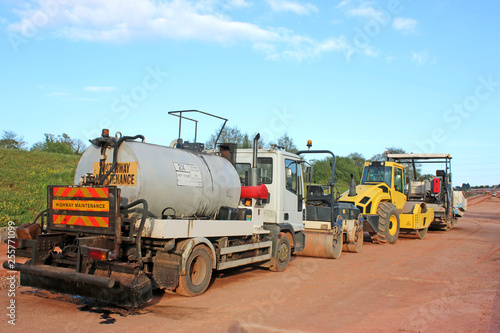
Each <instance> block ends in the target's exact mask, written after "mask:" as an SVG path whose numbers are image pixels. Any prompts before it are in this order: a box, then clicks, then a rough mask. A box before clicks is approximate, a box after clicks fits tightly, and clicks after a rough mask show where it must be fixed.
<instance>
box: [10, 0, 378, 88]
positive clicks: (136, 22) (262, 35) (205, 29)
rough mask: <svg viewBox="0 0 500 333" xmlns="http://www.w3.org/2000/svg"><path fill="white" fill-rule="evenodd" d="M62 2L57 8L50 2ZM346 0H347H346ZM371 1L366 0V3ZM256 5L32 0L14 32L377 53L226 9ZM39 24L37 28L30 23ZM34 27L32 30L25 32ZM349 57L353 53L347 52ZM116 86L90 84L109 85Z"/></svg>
mask: <svg viewBox="0 0 500 333" xmlns="http://www.w3.org/2000/svg"><path fill="white" fill-rule="evenodd" d="M267 1H268V3H269V5H270V6H271V7H272V8H273V9H274V10H276V11H284V12H292V13H295V14H300V15H305V14H310V13H312V12H316V11H318V9H317V8H316V6H314V5H312V4H310V3H305V2H304V3H301V2H299V0H267ZM49 3H51V4H59V3H62V4H63V5H59V6H56V7H53V8H50V7H45V6H46V4H49ZM346 3H347V2H346ZM369 4H370V3H365V4H364V5H363V6H365V7H363V8H365V10H366V9H367V6H369ZM251 5H252V2H251V1H249V0H200V1H198V2H193V1H186V0H172V1H166V0H107V1H101V0H85V1H81V0H64V2H62V1H59V2H57V1H49V2H47V1H46V0H33V2H31V3H30V4H29V5H27V4H20V5H19V6H18V8H21V9H18V10H17V11H16V12H15V13H16V14H17V15H18V16H19V19H18V21H17V22H13V23H11V24H9V25H8V29H9V31H10V32H14V33H17V34H20V35H22V36H24V37H26V38H35V37H36V38H43V37H47V36H49V37H55V38H65V39H69V40H72V41H79V40H85V41H90V42H127V41H131V40H138V39H147V38H154V39H155V40H158V39H160V40H161V39H171V40H201V41H207V42H214V43H222V44H228V43H249V44H251V45H253V47H254V49H255V50H258V51H259V52H262V53H263V54H265V55H266V56H267V57H268V58H269V59H283V58H290V59H296V60H303V59H307V58H313V57H318V56H320V55H323V54H326V53H328V52H338V53H339V52H342V53H344V54H347V55H351V54H353V53H359V54H364V55H367V56H377V52H374V51H373V50H372V49H371V48H369V47H367V48H364V49H362V50H355V49H354V47H353V46H352V45H351V44H350V43H349V41H348V40H347V39H346V38H345V37H344V36H336V37H331V38H325V39H324V40H316V39H313V38H310V37H308V36H303V35H300V34H297V33H295V32H293V31H290V30H288V29H285V28H280V27H274V28H272V27H271V28H263V27H260V26H258V25H257V24H254V23H251V22H245V21H237V20H233V19H231V18H230V17H229V16H228V15H227V13H228V11H229V10H236V9H239V8H245V7H249V6H251ZM33 27H35V29H34V30H33V29H30V28H33ZM27 33H30V36H27V35H26V34H27ZM346 58H347V59H348V58H349V56H346ZM111 88H112V87H86V88H84V89H85V90H86V91H91V92H97V91H110V89H111Z"/></svg>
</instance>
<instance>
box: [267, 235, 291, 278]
mask: <svg viewBox="0 0 500 333" xmlns="http://www.w3.org/2000/svg"><path fill="white" fill-rule="evenodd" d="M291 253H292V248H291V245H290V239H289V238H288V236H287V235H286V234H285V233H283V232H280V235H279V238H278V248H277V250H276V257H274V258H273V259H272V261H273V264H272V265H271V267H269V269H270V270H271V271H273V272H282V271H284V270H285V269H286V267H287V266H288V263H289V262H290V254H291Z"/></svg>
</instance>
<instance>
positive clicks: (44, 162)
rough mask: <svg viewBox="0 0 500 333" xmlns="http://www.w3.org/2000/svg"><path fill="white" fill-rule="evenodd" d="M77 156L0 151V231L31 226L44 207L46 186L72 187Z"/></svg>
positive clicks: (78, 157)
mask: <svg viewBox="0 0 500 333" xmlns="http://www.w3.org/2000/svg"><path fill="white" fill-rule="evenodd" d="M79 159H80V156H78V155H64V154H55V153H42V152H29V151H19V150H13V149H3V148H0V227H3V226H5V225H6V223H7V222H8V221H14V222H16V224H18V225H20V224H23V223H27V222H32V221H33V219H34V218H35V216H36V215H37V214H38V213H39V212H41V211H42V210H44V209H45V208H46V205H47V185H66V184H73V177H74V175H75V169H76V166H77V164H78V161H79Z"/></svg>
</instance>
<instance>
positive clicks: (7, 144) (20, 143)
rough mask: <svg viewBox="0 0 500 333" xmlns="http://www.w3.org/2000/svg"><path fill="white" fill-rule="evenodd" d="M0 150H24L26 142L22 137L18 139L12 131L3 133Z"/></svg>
mask: <svg viewBox="0 0 500 333" xmlns="http://www.w3.org/2000/svg"><path fill="white" fill-rule="evenodd" d="M0 148H7V149H18V150H25V149H26V142H25V141H24V138H23V137H22V136H19V137H18V136H17V134H16V133H14V132H13V131H3V135H2V139H0Z"/></svg>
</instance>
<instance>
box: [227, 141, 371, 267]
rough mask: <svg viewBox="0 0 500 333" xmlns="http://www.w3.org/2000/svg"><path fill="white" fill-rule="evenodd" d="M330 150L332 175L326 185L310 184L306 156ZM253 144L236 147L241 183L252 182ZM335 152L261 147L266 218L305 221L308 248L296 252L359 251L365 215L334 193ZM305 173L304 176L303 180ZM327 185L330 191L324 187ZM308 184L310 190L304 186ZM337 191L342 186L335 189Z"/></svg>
mask: <svg viewBox="0 0 500 333" xmlns="http://www.w3.org/2000/svg"><path fill="white" fill-rule="evenodd" d="M305 154H326V155H329V156H331V157H332V172H331V177H330V180H329V182H328V184H326V185H312V184H310V185H308V186H307V187H304V183H305V181H306V182H309V183H310V180H311V178H312V177H311V175H312V168H311V167H306V168H305V170H304V171H305V177H304V175H303V172H302V171H301V170H303V168H302V167H301V166H302V165H303V164H306V163H307V161H305V160H304V159H303V158H302V156H303V155H305ZM252 156H254V154H252V151H251V150H250V149H238V151H237V163H236V169H237V171H238V174H239V175H240V178H241V179H242V183H243V184H248V181H249V177H250V176H249V175H250V173H249V171H250V165H251V159H252ZM335 161H336V158H335V155H334V154H333V153H332V152H331V151H328V150H304V151H299V152H297V153H295V154H293V153H290V152H286V151H284V150H283V147H279V146H276V145H274V146H271V148H270V149H259V152H258V158H257V161H256V162H257V165H258V166H259V167H260V169H261V170H262V172H263V173H262V174H260V175H258V177H259V179H260V181H259V183H260V182H262V183H264V184H265V185H266V187H267V188H268V189H269V203H268V205H267V207H266V208H265V209H264V223H267V222H269V223H278V224H279V225H282V224H285V225H287V224H292V225H294V226H297V227H298V226H301V225H303V228H304V230H303V233H304V234H305V247H304V249H303V250H302V251H300V252H298V251H296V252H297V255H303V256H312V257H323V258H334V259H336V258H339V257H340V255H341V253H342V251H343V250H344V251H349V252H359V251H361V247H362V245H363V219H362V217H361V215H360V214H359V209H358V208H356V207H355V206H354V205H352V204H350V203H339V202H338V201H337V199H338V195H337V196H336V195H335V189H336V187H335ZM304 178H306V179H304ZM323 188H326V189H327V190H326V191H324V190H323ZM304 189H306V191H304ZM337 193H338V191H337Z"/></svg>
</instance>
